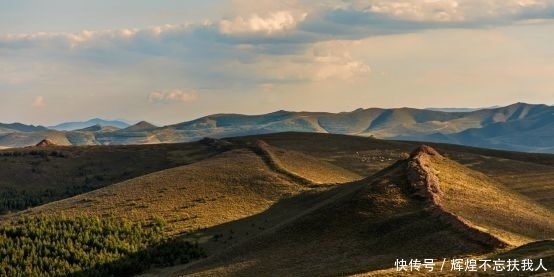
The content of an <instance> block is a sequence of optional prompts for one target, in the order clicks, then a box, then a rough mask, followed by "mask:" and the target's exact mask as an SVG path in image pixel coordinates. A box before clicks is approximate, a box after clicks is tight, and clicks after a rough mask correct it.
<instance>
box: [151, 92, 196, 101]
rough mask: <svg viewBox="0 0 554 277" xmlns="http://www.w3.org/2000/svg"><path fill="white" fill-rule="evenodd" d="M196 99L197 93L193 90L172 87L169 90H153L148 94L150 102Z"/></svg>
mask: <svg viewBox="0 0 554 277" xmlns="http://www.w3.org/2000/svg"><path fill="white" fill-rule="evenodd" d="M197 99H198V93H197V92H196V91H194V90H188V91H184V90H179V89H173V90H169V91H153V92H151V93H149V94H148V101H149V102H151V103H176V102H183V103H187V102H193V101H196V100H197Z"/></svg>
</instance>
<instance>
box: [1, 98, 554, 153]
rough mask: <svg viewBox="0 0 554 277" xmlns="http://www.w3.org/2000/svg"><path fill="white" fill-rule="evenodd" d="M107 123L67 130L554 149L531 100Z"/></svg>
mask: <svg viewBox="0 0 554 277" xmlns="http://www.w3.org/2000/svg"><path fill="white" fill-rule="evenodd" d="M91 123H94V122H91ZM106 124H110V126H113V125H116V124H113V121H109V123H105V124H104V125H103V124H92V125H90V126H87V127H84V128H79V129H78V130H76V131H67V132H64V133H63V134H65V137H66V138H67V140H68V141H69V142H70V143H71V144H73V145H98V144H101V145H112V144H152V143H172V142H187V141H194V140H200V139H202V138H203V137H212V138H222V137H231V136H245V135H255V134H267V133H278V132H312V133H313V132H317V133H331V134H347V135H359V136H368V137H369V136H371V137H376V138H383V139H395V140H415V141H430V142H444V143H453V144H462V145H470V146H476V147H485V148H495V149H504V150H513V151H526V152H545V153H554V107H553V106H547V105H533V104H526V103H515V104H512V105H509V106H506V107H499V108H487V109H480V110H475V111H468V112H445V111H434V110H429V109H413V108H397V109H380V108H370V109H357V110H354V111H351V112H341V113H326V112H290V111H282V110H281V111H276V112H273V113H268V114H262V115H242V114H214V115H209V116H205V117H201V118H198V119H195V120H192V121H187V122H182V123H178V124H174V125H169V126H164V127H157V126H155V125H153V124H150V123H148V122H146V121H141V122H139V123H137V124H135V125H133V126H128V125H127V126H126V127H125V128H121V129H116V128H112V127H109V128H108V127H105V125H106ZM123 124H125V123H123ZM66 126H67V125H66ZM73 126H74V127H75V125H73ZM115 127H117V126H115ZM35 128H41V127H35ZM42 128H44V127H42ZM71 128H73V127H71ZM40 130H42V129H40ZM8 133H9V132H8ZM35 133H36V132H32V133H23V134H18V135H17V137H18V138H19V139H14V138H10V139H9V140H3V139H2V137H1V135H2V134H1V133H0V146H4V147H19V146H27V145H31V144H29V143H32V145H34V144H36V143H38V142H39V141H40V140H42V139H44V136H43V135H36V134H35ZM25 137H33V139H25ZM37 139H38V140H37ZM3 141H9V142H10V144H5V143H3Z"/></svg>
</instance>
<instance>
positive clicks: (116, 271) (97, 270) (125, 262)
mask: <svg viewBox="0 0 554 277" xmlns="http://www.w3.org/2000/svg"><path fill="white" fill-rule="evenodd" d="M205 257H206V254H205V252H204V250H203V249H202V248H200V247H199V246H198V244H197V243H191V242H189V241H185V240H183V239H181V238H179V237H176V238H171V239H167V240H164V241H162V242H160V243H158V244H155V245H151V246H149V247H148V248H146V249H143V250H140V251H138V252H135V253H132V254H130V255H127V256H125V257H124V258H121V259H118V260H115V261H112V262H110V263H104V264H98V265H96V266H94V267H92V268H89V269H86V270H82V271H78V272H74V273H71V274H67V275H63V274H62V275H56V276H67V277H96V276H98V277H110V276H114V277H125V276H134V275H137V274H141V273H143V272H145V271H147V270H148V269H150V268H153V267H158V268H159V267H169V266H174V265H177V264H186V263H189V262H191V261H194V260H198V259H201V258H205ZM51 273H52V272H51ZM52 274H56V273H52Z"/></svg>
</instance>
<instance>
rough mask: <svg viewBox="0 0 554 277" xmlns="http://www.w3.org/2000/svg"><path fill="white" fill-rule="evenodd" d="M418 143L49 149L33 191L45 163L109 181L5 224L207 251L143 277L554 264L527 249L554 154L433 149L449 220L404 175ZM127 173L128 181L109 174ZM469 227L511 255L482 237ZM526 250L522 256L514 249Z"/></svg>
mask: <svg viewBox="0 0 554 277" xmlns="http://www.w3.org/2000/svg"><path fill="white" fill-rule="evenodd" d="M418 145H419V143H414V142H407V141H383V140H378V139H373V138H362V137H351V136H343V135H329V134H303V133H282V134H270V135H262V136H250V137H240V138H229V139H224V140H204V141H203V142H201V143H191V144H175V145H151V146H126V147H84V148H81V147H76V148H64V147H62V148H60V147H57V148H54V149H48V151H57V152H58V153H59V152H60V151H61V153H62V156H61V157H60V156H59V154H57V155H56V156H53V155H52V156H50V155H49V154H46V157H47V158H48V159H50V161H43V162H41V164H39V167H40V166H42V169H43V170H44V171H42V173H41V174H39V176H41V177H40V178H43V179H36V180H35V179H30V178H31V177H19V178H21V179H20V180H18V181H17V182H18V183H24V182H26V181H27V182H29V183H28V188H29V189H31V190H35V189H37V188H36V183H33V182H36V181H38V180H50V179H48V178H52V177H51V176H52V175H55V174H53V172H56V171H55V170H54V168H56V167H54V165H57V168H58V169H63V171H61V172H62V173H63V172H65V173H63V174H61V176H62V177H63V176H65V177H63V178H67V179H70V178H69V177H70V176H74V175H76V176H77V177H73V178H83V176H80V175H79V173H78V171H74V170H76V169H79V167H78V166H77V165H70V162H69V161H71V163H73V164H81V165H82V164H83V163H85V164H86V163H91V164H92V165H91V166H90V167H89V168H90V172H91V174H93V173H94V174H96V172H107V173H106V174H107V175H106V176H112V177H106V178H105V179H104V182H100V183H98V184H99V185H98V186H97V187H94V189H95V190H93V191H89V192H86V193H80V192H76V191H75V194H78V195H76V196H73V197H70V198H66V199H63V200H59V201H54V202H51V203H49V204H46V205H42V206H39V207H36V208H32V209H28V210H25V211H22V212H18V213H12V214H9V215H5V216H3V217H2V218H1V220H2V221H3V222H5V223H3V224H7V223H10V222H17V220H19V219H20V218H21V216H44V215H46V216H64V217H69V218H81V217H85V218H89V217H98V218H100V219H105V220H123V221H125V220H127V221H130V222H142V223H144V224H152V223H155V222H163V223H164V225H165V226H166V228H165V231H164V235H165V236H169V237H171V238H173V239H178V240H179V241H189V242H192V243H198V245H199V247H200V248H201V249H202V251H205V253H207V255H208V257H207V258H206V259H202V260H200V261H197V262H193V263H190V264H188V265H178V266H175V267H167V268H153V269H151V270H149V271H148V272H147V273H146V275H145V276H344V275H355V276H358V275H359V274H362V275H359V276H365V275H364V274H366V275H367V274H370V275H371V274H376V276H394V275H395V273H396V272H395V271H394V270H393V269H391V267H393V265H394V261H395V260H396V259H397V258H403V257H404V258H411V257H417V258H422V257H423V258H436V259H439V258H440V259H442V258H454V257H496V256H498V255H512V254H513V255H520V254H521V255H524V254H525V253H531V252H533V251H534V252H533V253H535V254H536V255H535V256H536V257H545V259H548V257H550V256H551V253H550V252H548V247H549V245H550V244H548V243H544V244H538V245H534V244H532V243H533V241H536V240H545V239H546V240H548V239H552V237H554V217H553V209H554V206H552V205H553V204H552V203H553V202H554V182H552V181H551V180H554V179H549V176H553V174H554V170H553V169H554V155H544V154H526V153H516V152H502V151H494V150H485V149H478V148H468V147H460V146H452V145H442V144H433V147H434V148H436V149H437V150H438V151H439V152H441V153H442V156H441V157H438V156H437V157H435V156H429V157H426V158H425V159H424V162H423V163H422V165H424V167H425V168H426V171H425V172H427V173H429V174H430V175H433V176H435V177H434V178H436V179H437V180H438V183H439V187H440V193H438V194H437V197H439V198H438V199H440V201H439V202H437V203H439V204H440V208H441V210H440V212H441V214H442V213H443V212H444V213H448V214H451V215H453V216H452V217H446V218H447V219H445V217H444V216H441V215H440V214H439V215H437V213H436V209H430V206H429V198H426V197H427V196H425V197H422V195H421V194H419V193H418V192H417V190H415V189H414V185H413V183H414V182H413V180H412V179H410V178H409V177H408V175H409V174H408V172H409V171H408V170H407V168H408V164H409V163H410V161H413V158H414V157H413V156H412V157H410V154H409V153H411V151H412V150H413V149H414V148H416V147H417V146H418ZM38 150H40V149H22V150H18V151H38ZM5 151H8V152H9V151H14V150H11V149H10V150H4V151H1V152H0V159H2V158H4V162H6V164H12V166H13V170H14V172H25V173H27V174H29V172H28V171H25V170H29V167H28V166H29V165H31V164H30V162H31V161H32V159H39V158H41V159H44V158H43V157H42V156H41V155H43V154H38V155H35V156H33V155H31V154H26V155H21V156H13V155H5V156H2V153H4V152H5ZM114 152H115V153H117V154H115V153H114ZM47 153H50V152H47ZM66 154H67V155H66ZM110 155H111V156H110ZM149 158H152V160H151V161H150V160H149ZM11 159H14V160H11ZM398 160H402V161H398ZM14 161H16V162H14ZM112 162H113V163H117V165H116V164H114V165H112ZM111 165H112V166H113V167H114V168H113V169H107V171H105V170H104V171H103V168H105V167H109V166H111ZM125 168H128V169H129V170H133V171H132V173H131V174H127V175H125V176H120V175H118V170H123V169H125ZM1 173H2V174H0V178H6V179H9V176H10V175H9V173H8V172H7V171H4V172H1ZM6 176H8V177H6ZM85 176H87V175H85ZM88 176H89V177H90V174H89V175H88ZM92 176H94V175H92ZM47 177H48V178H47ZM553 177H554V176H553ZM64 180H65V179H64ZM78 180H81V179H78ZM81 181H82V180H81ZM33 184H34V186H33ZM49 184H50V187H55V184H57V183H56V182H53V181H52V182H50V183H49ZM0 187H1V186H0ZM62 187H63V186H62ZM89 189H93V188H89ZM437 203H435V204H437ZM451 218H454V219H455V221H456V222H454V223H453V222H452V221H450V219H451ZM460 222H462V223H460ZM460 224H462V225H460ZM460 226H466V227H464V228H460ZM468 230H470V231H468ZM471 230H477V231H479V232H482V233H486V234H487V235H490V236H491V238H496V239H499V240H501V241H503V242H506V243H507V248H505V249H502V248H498V247H499V246H498V245H495V244H492V243H489V242H488V241H486V240H481V239H477V238H476V237H475V236H474V234H475V232H477V231H475V232H472V231H471ZM527 243H530V244H527ZM523 244H527V245H528V246H529V247H530V248H523V250H521V249H519V250H517V249H513V248H514V247H516V246H521V245H523ZM512 249H513V250H512ZM525 249H527V250H528V252H525V251H527V250H525ZM511 251H516V252H511ZM517 251H519V252H517ZM522 251H523V252H522ZM518 253H520V254H518ZM522 253H523V254H522ZM549 253H550V254H549ZM549 255H550V256H549ZM368 276H369V275H368Z"/></svg>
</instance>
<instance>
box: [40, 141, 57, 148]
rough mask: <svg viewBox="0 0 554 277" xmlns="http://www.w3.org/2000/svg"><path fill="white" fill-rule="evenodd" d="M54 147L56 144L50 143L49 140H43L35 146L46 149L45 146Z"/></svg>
mask: <svg viewBox="0 0 554 277" xmlns="http://www.w3.org/2000/svg"><path fill="white" fill-rule="evenodd" d="M54 145H56V144H55V143H54V142H52V141H51V140H49V139H43V140H41V141H40V142H39V143H37V144H36V145H35V146H38V147H46V146H54Z"/></svg>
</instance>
